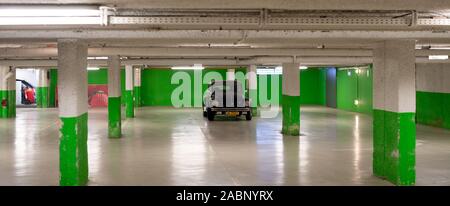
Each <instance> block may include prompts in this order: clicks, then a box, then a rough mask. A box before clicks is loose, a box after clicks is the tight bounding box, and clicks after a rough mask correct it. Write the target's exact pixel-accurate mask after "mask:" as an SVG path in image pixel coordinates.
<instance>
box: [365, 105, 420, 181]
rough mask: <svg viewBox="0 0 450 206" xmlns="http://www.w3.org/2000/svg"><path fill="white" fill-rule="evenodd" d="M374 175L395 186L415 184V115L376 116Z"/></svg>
mask: <svg viewBox="0 0 450 206" xmlns="http://www.w3.org/2000/svg"><path fill="white" fill-rule="evenodd" d="M373 147H374V149H373V173H374V175H375V176H378V177H381V178H385V179H386V180H388V181H390V182H392V183H393V184H395V185H414V184H415V180H416V170H415V165H416V155H415V148H416V124H415V113H397V112H390V111H384V110H374V112H373Z"/></svg>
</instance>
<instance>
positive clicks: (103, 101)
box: [88, 84, 108, 107]
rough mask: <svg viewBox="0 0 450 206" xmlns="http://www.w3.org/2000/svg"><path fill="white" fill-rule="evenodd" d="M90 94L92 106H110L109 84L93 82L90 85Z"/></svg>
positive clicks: (90, 104)
mask: <svg viewBox="0 0 450 206" xmlns="http://www.w3.org/2000/svg"><path fill="white" fill-rule="evenodd" d="M88 95H89V97H88V98H89V106H90V107H107V106H108V85H104V84H91V85H89V86H88Z"/></svg>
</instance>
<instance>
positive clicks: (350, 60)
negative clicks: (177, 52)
mask: <svg viewBox="0 0 450 206" xmlns="http://www.w3.org/2000/svg"><path fill="white" fill-rule="evenodd" d="M121 62H122V65H127V64H128V65H150V66H154V67H170V66H188V65H194V64H203V65H204V66H223V67H233V66H247V65H251V64H256V65H279V64H281V63H282V62H292V58H289V57H255V58H250V59H245V60H233V59H202V58H199V59H138V60H122V61H121ZM297 62H298V63H300V64H301V65H305V66H314V65H322V66H337V65H364V64H370V63H372V58H371V57H304V58H298V59H297ZM416 63H431V64H432V63H446V64H450V60H429V59H428V58H425V57H416ZM0 65H5V66H15V67H22V68H23V67H57V65H58V61H57V60H28V59H24V60H0ZM88 65H89V66H106V65H107V61H106V60H88Z"/></svg>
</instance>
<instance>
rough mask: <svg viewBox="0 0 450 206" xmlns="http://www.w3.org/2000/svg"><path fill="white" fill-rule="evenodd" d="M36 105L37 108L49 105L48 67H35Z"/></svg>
mask: <svg viewBox="0 0 450 206" xmlns="http://www.w3.org/2000/svg"><path fill="white" fill-rule="evenodd" d="M37 80H38V81H37V87H36V106H37V107H38V108H48V107H49V105H50V104H49V103H50V102H49V74H48V69H46V68H38V69H37Z"/></svg>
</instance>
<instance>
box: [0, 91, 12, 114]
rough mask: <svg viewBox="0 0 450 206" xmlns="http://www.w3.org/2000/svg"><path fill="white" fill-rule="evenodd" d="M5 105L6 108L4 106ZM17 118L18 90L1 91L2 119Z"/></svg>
mask: <svg viewBox="0 0 450 206" xmlns="http://www.w3.org/2000/svg"><path fill="white" fill-rule="evenodd" d="M3 104H5V106H3ZM13 117H16V90H1V91H0V118H13Z"/></svg>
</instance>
